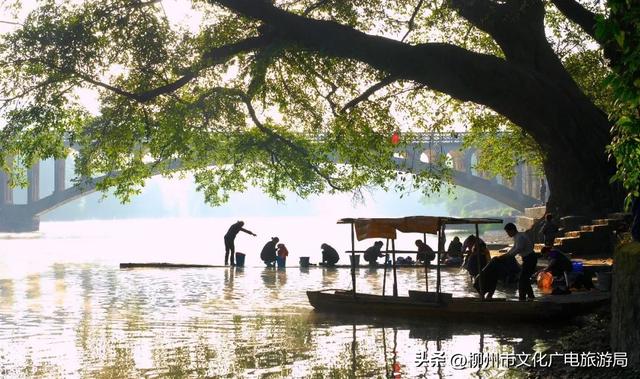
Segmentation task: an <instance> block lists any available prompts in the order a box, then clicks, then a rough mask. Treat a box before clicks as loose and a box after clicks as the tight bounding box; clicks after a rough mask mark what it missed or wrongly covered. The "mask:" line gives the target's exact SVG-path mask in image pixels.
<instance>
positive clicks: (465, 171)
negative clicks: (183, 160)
mask: <svg viewBox="0 0 640 379" xmlns="http://www.w3.org/2000/svg"><path fill="white" fill-rule="evenodd" d="M463 137H464V133H424V134H420V135H417V136H416V138H415V139H414V140H412V141H410V143H409V144H408V148H407V150H406V151H404V152H400V153H398V154H396V156H394V158H393V159H394V161H395V162H396V163H397V164H398V165H399V166H402V167H404V168H408V170H407V171H413V172H418V171H421V170H425V169H428V168H429V167H430V166H431V165H432V163H433V162H436V161H441V160H442V159H446V162H447V164H448V165H449V166H450V167H451V169H452V180H453V183H454V184H455V185H458V186H461V187H464V188H468V189H470V190H473V191H476V192H478V193H481V194H483V195H485V196H488V197H490V198H493V199H495V200H497V201H499V202H501V203H503V204H506V205H508V206H510V207H512V208H514V209H517V210H520V211H523V210H524V208H526V207H530V206H532V205H534V204H536V203H539V202H540V200H539V199H538V197H539V187H540V178H539V177H538V176H537V175H536V174H535V172H534V170H533V169H532V168H531V167H529V166H527V165H520V166H518V167H517V174H516V176H515V177H514V178H513V179H511V180H501V178H499V177H492V176H490V175H488V174H487V173H483V172H478V171H476V170H475V169H474V168H473V165H474V163H475V162H474V159H475V157H476V156H477V151H476V150H474V149H464V150H463V149H462V139H463ZM174 164H175V165H176V166H177V165H178V163H174ZM40 166H41V165H40V163H39V162H38V163H36V164H34V165H33V166H32V167H31V169H29V170H28V173H27V179H28V187H27V200H26V203H24V204H16V203H15V202H14V190H13V189H11V188H10V187H9V186H8V183H7V176H6V174H5V173H3V172H0V232H16V233H17V232H30V231H37V230H39V227H40V216H41V215H43V214H46V213H47V212H49V211H51V210H53V209H55V208H58V207H60V206H62V205H64V204H67V203H69V202H71V201H73V200H75V199H78V198H81V197H83V196H86V195H88V194H90V193H92V192H95V190H96V184H97V183H99V182H100V181H101V180H103V179H104V177H98V178H92V179H90V180H88V181H86V182H85V183H83V184H82V185H74V186H70V187H67V186H66V177H65V171H66V160H55V161H54V165H53V166H54V167H53V171H54V175H53V178H54V180H53V181H54V183H53V184H54V185H53V192H52V193H50V194H47V195H46V196H40V195H41V194H40Z"/></svg>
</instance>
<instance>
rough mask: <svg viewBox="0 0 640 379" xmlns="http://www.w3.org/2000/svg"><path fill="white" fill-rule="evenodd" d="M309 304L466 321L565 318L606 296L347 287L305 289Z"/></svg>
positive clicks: (337, 309) (327, 309)
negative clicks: (547, 297) (425, 296)
mask: <svg viewBox="0 0 640 379" xmlns="http://www.w3.org/2000/svg"><path fill="white" fill-rule="evenodd" d="M307 297H308V298H309V302H310V303H311V305H312V306H313V307H314V308H315V309H316V310H319V311H324V312H349V313H361V314H368V315H384V316H397V317H432V318H438V319H440V320H449V319H451V320H467V321H480V320H483V321H497V320H508V321H540V320H554V319H555V320H557V319H558V318H560V319H567V318H570V317H573V316H575V315H576V314H579V313H581V312H585V311H588V310H589V309H592V308H593V307H595V306H598V305H601V304H604V303H606V302H607V301H608V297H606V296H603V297H599V298H597V299H593V300H591V301H583V302H582V303H580V304H576V303H567V304H563V303H558V302H554V301H526V302H520V301H512V300H504V299H496V300H494V301H480V300H479V299H478V298H470V297H464V298H455V297H454V298H451V299H448V301H446V302H441V303H437V302H427V301H420V300H416V299H415V298H411V297H405V296H398V297H393V296H380V295H370V294H361V293H356V296H355V297H354V296H353V292H351V291H334V292H332V293H331V292H326V291H307Z"/></svg>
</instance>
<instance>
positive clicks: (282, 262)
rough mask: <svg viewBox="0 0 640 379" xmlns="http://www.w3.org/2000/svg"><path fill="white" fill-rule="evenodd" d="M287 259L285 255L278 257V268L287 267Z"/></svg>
mask: <svg viewBox="0 0 640 379" xmlns="http://www.w3.org/2000/svg"><path fill="white" fill-rule="evenodd" d="M286 261H287V259H286V258H283V257H276V264H277V265H278V268H283V267H285V262H286Z"/></svg>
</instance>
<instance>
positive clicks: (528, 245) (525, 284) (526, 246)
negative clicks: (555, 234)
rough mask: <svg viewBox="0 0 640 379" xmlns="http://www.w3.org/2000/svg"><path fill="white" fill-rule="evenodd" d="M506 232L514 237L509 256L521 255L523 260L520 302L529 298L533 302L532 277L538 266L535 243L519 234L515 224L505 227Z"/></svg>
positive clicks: (519, 287) (519, 292)
mask: <svg viewBox="0 0 640 379" xmlns="http://www.w3.org/2000/svg"><path fill="white" fill-rule="evenodd" d="M504 230H505V232H507V234H508V235H509V237H513V247H512V248H511V250H509V252H507V255H512V256H515V255H520V257H521V258H522V271H521V272H520V280H519V282H518V297H519V298H520V301H525V300H527V298H529V300H533V298H534V296H533V288H531V282H530V279H531V275H533V273H534V272H535V271H536V265H537V264H538V257H537V256H536V254H535V253H534V252H533V243H532V242H531V240H530V239H529V238H528V237H527V235H526V234H524V233H519V232H518V229H517V228H516V226H515V225H514V224H513V223H508V224H506V225H505V226H504Z"/></svg>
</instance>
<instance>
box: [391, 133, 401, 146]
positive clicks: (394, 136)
mask: <svg viewBox="0 0 640 379" xmlns="http://www.w3.org/2000/svg"><path fill="white" fill-rule="evenodd" d="M391 143H392V144H393V145H397V144H398V143H400V133H399V132H393V134H392V135H391Z"/></svg>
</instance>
